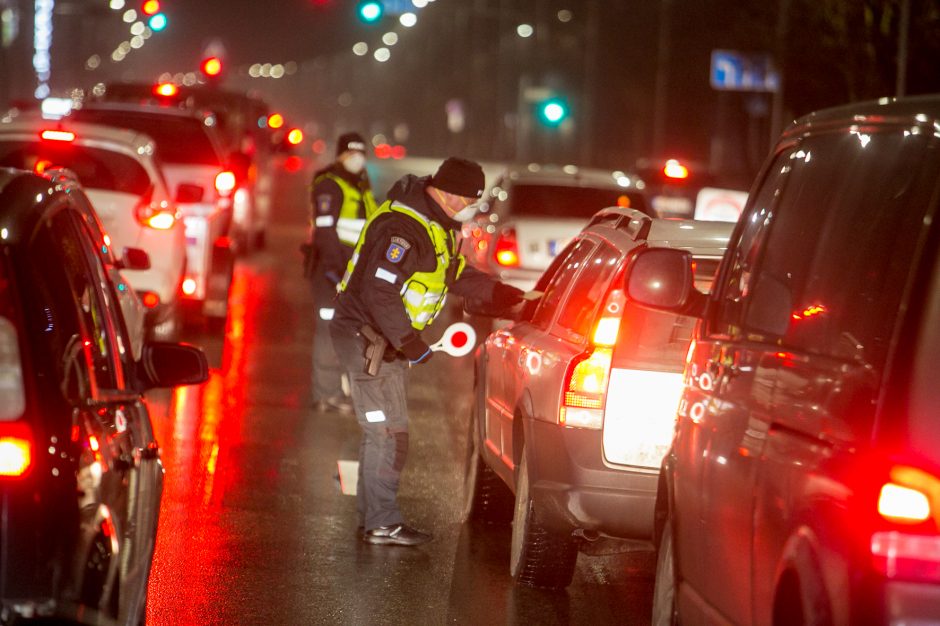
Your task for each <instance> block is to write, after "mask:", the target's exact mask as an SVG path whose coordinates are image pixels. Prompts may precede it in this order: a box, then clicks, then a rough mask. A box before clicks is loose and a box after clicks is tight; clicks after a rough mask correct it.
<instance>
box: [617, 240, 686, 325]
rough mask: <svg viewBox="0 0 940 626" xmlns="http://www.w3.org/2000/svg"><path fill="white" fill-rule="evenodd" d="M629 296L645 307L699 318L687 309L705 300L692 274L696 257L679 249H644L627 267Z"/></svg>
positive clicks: (638, 252) (635, 255)
mask: <svg viewBox="0 0 940 626" xmlns="http://www.w3.org/2000/svg"><path fill="white" fill-rule="evenodd" d="M625 287H626V293H627V297H628V298H629V299H630V300H632V301H633V302H635V303H636V304H639V305H641V306H645V307H649V308H651V309H657V310H661V311H672V312H675V313H685V314H689V315H697V314H698V312H696V311H692V310H687V309H688V307H689V305H691V304H693V303H694V302H696V301H699V300H701V299H702V294H701V293H699V292H698V291H696V289H695V283H694V277H693V274H692V255H691V254H689V253H688V252H687V251H685V250H678V249H676V248H640V249H639V250H637V251H636V253H635V254H634V256H633V259H632V261H631V262H630V263H629V265H628V266H627V272H626V278H625Z"/></svg>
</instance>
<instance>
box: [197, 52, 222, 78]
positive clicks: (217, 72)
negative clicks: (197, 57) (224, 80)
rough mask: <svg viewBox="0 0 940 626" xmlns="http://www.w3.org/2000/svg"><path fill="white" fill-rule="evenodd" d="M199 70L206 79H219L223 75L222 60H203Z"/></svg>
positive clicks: (210, 58)
mask: <svg viewBox="0 0 940 626" xmlns="http://www.w3.org/2000/svg"><path fill="white" fill-rule="evenodd" d="M199 69H200V70H201V71H202V74H203V75H204V76H205V77H206V78H212V79H217V78H219V76H221V74H222V59H220V58H219V57H206V58H205V59H203V60H202V64H200V66H199Z"/></svg>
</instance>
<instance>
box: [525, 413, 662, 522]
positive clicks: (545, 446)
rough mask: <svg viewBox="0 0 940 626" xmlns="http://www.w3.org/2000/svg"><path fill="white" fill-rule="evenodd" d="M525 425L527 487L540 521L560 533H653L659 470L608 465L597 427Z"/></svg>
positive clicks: (532, 422) (600, 434)
mask: <svg viewBox="0 0 940 626" xmlns="http://www.w3.org/2000/svg"><path fill="white" fill-rule="evenodd" d="M527 426H528V428H527V429H526V454H527V456H528V462H529V471H530V476H529V480H530V490H531V492H532V499H533V501H534V502H535V506H536V508H537V509H538V510H539V515H540V518H541V520H542V521H543V523H545V524H546V525H547V526H548V527H550V528H553V529H555V530H558V531H560V532H570V531H572V530H575V529H584V530H591V531H597V532H601V533H604V534H607V535H611V536H614V537H623V538H627V539H641V540H648V539H651V538H652V535H653V510H654V508H655V505H656V489H657V486H658V483H659V471H658V470H654V469H647V468H620V467H612V466H610V465H607V464H606V463H605V462H604V459H603V451H602V437H603V435H602V432H601V431H599V430H586V429H579V428H564V427H559V426H558V425H556V424H550V423H547V422H541V421H538V420H531V421H530V422H529V423H528V424H527Z"/></svg>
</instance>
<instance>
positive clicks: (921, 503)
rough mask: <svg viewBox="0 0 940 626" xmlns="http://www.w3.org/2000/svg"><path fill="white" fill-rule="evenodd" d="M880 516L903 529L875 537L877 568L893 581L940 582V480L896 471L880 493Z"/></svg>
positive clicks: (907, 470) (912, 470)
mask: <svg viewBox="0 0 940 626" xmlns="http://www.w3.org/2000/svg"><path fill="white" fill-rule="evenodd" d="M878 514H879V515H880V516H881V517H882V518H884V519H885V520H886V521H888V522H891V523H892V525H895V526H898V527H900V528H896V529H893V530H881V531H877V532H875V533H874V534H873V535H872V538H871V555H872V559H873V563H874V565H875V569H876V570H877V571H879V572H880V573H881V574H883V575H885V576H887V577H888V578H891V579H894V580H908V581H915V582H932V583H940V532H938V531H940V479H938V478H937V477H936V476H933V475H932V474H929V473H927V472H925V471H923V470H920V469H917V468H914V467H906V466H900V467H895V468H893V469H892V470H891V474H890V479H889V480H888V481H886V482H885V483H884V484H883V485H882V486H881V489H880V491H879V494H878ZM905 527H906V528H905ZM907 529H909V530H907Z"/></svg>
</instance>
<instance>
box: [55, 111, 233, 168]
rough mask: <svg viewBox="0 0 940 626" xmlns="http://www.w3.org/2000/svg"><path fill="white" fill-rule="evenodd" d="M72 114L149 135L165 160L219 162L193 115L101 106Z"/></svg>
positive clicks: (193, 163)
mask: <svg viewBox="0 0 940 626" xmlns="http://www.w3.org/2000/svg"><path fill="white" fill-rule="evenodd" d="M71 117H72V118H74V119H75V120H78V121H80V122H91V123H94V124H104V125H107V126H117V127H118V128H129V129H132V130H136V131H138V132H141V133H144V134H146V135H149V136H150V137H152V138H153V140H154V141H155V142H156V144H157V150H158V151H159V152H160V159H161V160H162V161H163V162H164V163H170V164H183V165H218V164H219V163H220V162H221V159H220V158H219V155H218V154H217V152H216V149H215V146H213V145H212V141H211V140H210V139H209V135H207V134H206V129H205V126H204V125H203V123H202V122H201V121H200V120H199V119H197V118H195V117H180V116H176V115H153V114H149V113H136V112H134V111H121V110H104V109H79V110H77V111H74V112H73V113H72V115H71Z"/></svg>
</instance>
